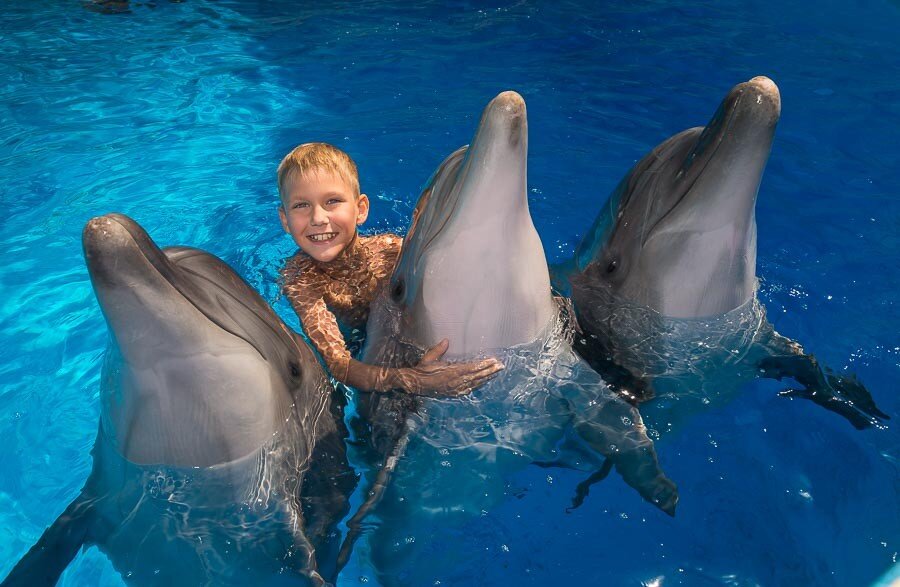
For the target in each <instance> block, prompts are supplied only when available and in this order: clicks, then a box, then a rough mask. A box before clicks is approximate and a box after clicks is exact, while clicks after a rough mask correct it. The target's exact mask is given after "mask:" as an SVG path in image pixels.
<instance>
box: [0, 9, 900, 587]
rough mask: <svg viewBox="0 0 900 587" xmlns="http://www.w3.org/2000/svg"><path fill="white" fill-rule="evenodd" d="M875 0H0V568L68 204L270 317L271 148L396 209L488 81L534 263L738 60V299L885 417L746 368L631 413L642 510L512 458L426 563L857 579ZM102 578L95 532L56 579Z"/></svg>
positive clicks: (51, 332) (891, 476) (72, 348)
mask: <svg viewBox="0 0 900 587" xmlns="http://www.w3.org/2000/svg"><path fill="white" fill-rule="evenodd" d="M898 25H900V5H898V4H897V3H896V2H886V1H880V2H878V1H864V2H861V3H858V4H856V5H855V6H854V7H853V8H852V9H851V7H848V6H847V5H846V4H845V3H837V2H830V1H826V2H811V1H808V0H805V1H803V2H797V3H792V4H790V5H788V6H784V5H781V3H778V4H776V3H774V2H773V3H762V2H758V1H754V0H751V1H742V2H737V1H733V0H727V1H725V2H691V3H683V4H676V3H663V2H648V3H642V4H641V5H639V6H638V5H633V4H632V3H628V2H620V3H603V4H602V5H595V3H589V2H570V1H565V0H563V1H558V2H553V3H543V2H529V1H517V2H513V1H509V0H503V1H500V2H496V3H491V4H481V3H476V2H468V3H461V4H459V5H457V6H455V7H453V8H446V7H445V6H443V4H442V3H438V2H419V3H416V4H415V6H413V5H411V4H407V3H393V4H392V3H386V2H378V1H367V2H361V3H353V4H351V3H321V4H317V5H316V6H315V7H302V6H299V5H298V4H297V3H293V2H286V1H284V2H279V1H272V2H255V1H251V0H223V1H218V2H212V1H195V0H187V1H185V2H179V3H175V2H166V1H162V0H157V1H155V2H149V1H148V2H132V3H130V4H129V3H127V2H117V3H107V4H104V5H93V4H90V3H89V2H78V1H74V0H70V1H54V2H42V3H25V2H21V3H7V4H5V5H4V7H3V11H2V14H0V80H2V81H0V161H2V166H0V174H2V176H0V205H2V208H0V263H2V267H3V270H2V273H0V286H2V297H0V444H2V446H3V449H4V450H3V451H2V452H0V576H5V575H6V573H7V572H8V571H9V570H10V569H11V568H12V566H13V565H14V564H15V562H16V561H17V560H18V559H19V558H20V557H21V556H22V555H23V554H24V552H25V551H26V550H27V549H28V548H29V547H30V546H31V545H32V544H33V543H34V542H35V541H36V540H37V538H38V537H39V536H40V534H41V532H42V531H43V530H44V528H45V527H47V526H48V525H49V524H50V523H52V521H53V520H54V519H55V518H56V516H57V515H59V513H60V512H62V510H63V509H64V508H65V506H66V505H67V504H68V503H69V501H71V500H72V498H73V497H75V496H76V495H77V494H78V492H79V490H80V488H81V486H82V484H83V482H84V480H85V479H86V477H87V475H88V472H89V471H90V467H91V457H90V454H89V453H90V449H91V446H92V445H93V442H94V438H95V434H96V430H97V428H96V427H97V421H98V415H99V405H98V379H99V374H100V366H101V358H102V355H103V352H104V348H105V344H106V337H107V334H106V329H105V325H104V321H103V318H102V316H101V314H100V311H99V308H98V306H97V304H96V302H95V300H94V298H93V293H92V290H91V287H90V282H89V280H88V276H87V271H86V269H85V267H84V264H83V261H82V258H81V245H80V235H81V229H82V227H83V226H84V223H85V222H86V221H87V220H88V219H89V218H90V217H92V216H94V215H98V214H102V213H106V212H112V211H117V212H123V213H126V214H128V215H130V216H132V217H133V218H135V219H136V220H138V221H139V222H140V223H141V224H142V225H143V226H144V227H145V228H146V229H147V230H148V231H149V233H150V234H151V235H152V236H153V237H154V239H155V240H156V241H157V242H159V243H161V244H189V245H193V246H198V247H201V248H204V249H207V250H209V251H211V252H213V253H215V254H217V255H219V256H220V257H222V258H223V259H224V260H226V261H227V262H228V263H230V264H231V265H232V266H233V267H235V268H236V269H237V271H238V272H239V273H240V274H241V275H243V276H244V277H245V278H246V279H247V280H248V281H249V282H250V283H251V284H252V285H253V286H254V287H256V288H257V289H259V290H260V291H261V292H262V293H263V296H264V297H265V298H267V299H268V300H270V301H271V302H272V303H273V304H274V305H275V307H276V309H277V310H278V312H279V313H280V314H281V315H282V317H283V318H284V319H285V320H286V321H287V322H288V323H289V324H291V325H293V326H294V327H297V320H296V317H295V316H294V315H293V313H292V311H291V310H290V307H289V306H288V305H287V303H286V302H285V300H284V299H281V298H280V297H279V294H278V289H277V286H276V284H275V277H276V274H277V270H278V268H279V266H280V264H281V262H282V260H283V259H284V258H285V257H286V256H288V255H290V254H291V253H292V252H293V243H292V242H291V240H290V239H289V238H288V237H287V236H286V235H284V234H283V233H282V231H281V228H280V226H279V225H278V222H277V215H276V205H277V194H276V187H275V181H274V179H275V168H276V166H277V164H278V161H279V160H280V158H281V156H283V155H284V153H286V152H287V151H288V150H289V149H290V148H291V147H293V146H294V145H296V144H299V143H301V142H306V141H312V140H318V141H327V142H331V143H334V144H336V145H338V146H340V147H341V148H343V149H345V150H346V151H347V152H349V153H350V155H351V156H352V157H354V158H355V160H356V161H357V163H358V165H359V170H360V179H361V184H362V188H363V191H365V192H367V193H368V194H369V196H370V197H371V198H372V201H373V206H372V213H371V215H370V220H369V222H368V223H367V225H366V229H367V230H370V231H384V230H394V231H403V230H405V228H406V226H407V224H408V221H409V217H410V214H411V211H412V207H413V206H414V204H415V201H416V199H417V197H418V190H419V189H420V188H421V186H422V185H423V184H424V182H425V181H426V180H427V178H428V177H429V175H430V174H431V173H432V171H433V170H434V168H435V167H436V166H437V165H438V164H439V163H440V161H441V160H443V158H444V157H445V156H446V155H447V154H449V153H450V152H451V151H453V150H454V149H456V148H457V147H458V146H460V145H462V144H464V143H466V142H468V141H469V140H470V138H471V135H472V133H473V131H474V128H475V125H476V124H477V121H478V118H479V116H480V113H481V110H482V108H483V107H484V106H485V104H487V102H488V101H489V100H490V99H491V98H492V97H493V96H494V95H496V94H497V93H498V92H500V91H502V90H505V89H515V90H517V91H518V92H519V93H521V94H522V95H523V96H524V98H525V100H526V102H527V104H528V114H529V128H530V137H529V142H530V156H529V192H530V193H529V197H530V205H531V212H532V215H533V217H534V220H535V224H536V226H537V228H538V231H539V232H540V234H541V237H542V239H543V242H544V247H545V249H546V251H547V255H548V257H549V258H550V260H551V261H559V260H562V259H564V258H565V257H566V256H568V255H570V254H571V252H572V250H573V247H574V246H575V245H576V244H577V243H578V242H579V240H580V238H581V236H582V235H583V234H584V232H585V231H586V230H587V229H588V228H589V227H590V225H591V222H592V221H593V218H594V217H595V215H596V212H597V211H598V209H599V207H600V206H601V205H602V203H603V202H604V201H605V199H606V197H607V195H608V194H609V193H610V191H611V190H612V189H613V188H614V187H615V185H616V184H617V182H618V181H619V179H620V178H621V177H622V176H623V175H624V174H625V173H626V172H627V170H628V169H629V168H630V166H631V165H632V164H633V163H634V162H635V161H636V160H637V159H639V158H640V157H642V156H643V155H644V154H645V153H646V152H647V151H649V150H650V149H651V148H652V147H653V146H655V145H656V144H657V143H659V142H660V141H662V140H663V139H665V138H666V137H668V136H670V135H672V134H674V133H676V132H678V131H680V130H682V129H684V128H687V127H690V126H697V125H702V124H705V123H706V122H707V121H708V120H709V118H710V117H711V116H712V114H713V112H714V111H715V108H716V107H717V105H718V103H719V101H720V100H721V99H722V97H723V96H724V95H725V93H726V92H727V91H728V90H729V89H730V88H731V86H733V85H734V84H736V83H738V82H741V81H745V80H747V79H749V78H751V77H753V76H755V75H767V76H769V77H771V78H772V79H773V80H775V82H776V83H777V84H778V85H779V87H780V89H781V93H782V103H783V110H782V118H781V122H780V123H779V127H778V130H777V132H776V138H775V144H774V148H773V151H772V155H771V159H770V161H769V164H768V168H767V170H766V173H765V175H764V177H763V182H762V186H761V189H760V195H759V200H758V206H757V223H758V230H759V233H758V242H759V251H758V259H759V261H758V274H759V276H760V279H761V286H760V299H761V301H762V303H763V304H764V305H765V306H766V308H767V310H768V316H769V319H770V320H771V322H772V323H773V324H774V326H775V328H776V329H777V330H778V331H779V332H780V333H782V334H784V335H785V336H788V337H790V338H793V339H794V340H797V341H799V342H801V343H802V344H803V345H804V347H805V349H806V350H807V351H808V352H812V353H814V354H815V355H816V356H817V357H818V358H819V359H820V361H821V362H822V363H823V364H826V365H829V366H831V367H832V368H833V369H835V370H837V371H841V372H844V371H846V372H852V373H856V374H857V375H858V376H859V378H860V379H861V380H862V381H863V382H864V383H865V385H866V386H867V388H868V389H869V391H870V392H871V393H872V395H873V396H874V398H875V400H876V401H877V403H878V405H879V407H880V408H881V409H882V410H883V411H884V412H886V413H888V414H889V415H891V417H892V418H893V420H891V421H890V422H889V423H888V424H889V425H888V427H887V428H886V429H882V430H878V429H869V430H865V431H857V430H855V429H853V428H852V427H851V426H850V425H849V424H847V423H846V422H845V421H844V420H842V419H841V418H840V417H838V416H836V415H834V414H833V413H831V412H827V411H825V410H822V409H820V408H818V407H816V406H814V405H812V404H811V403H810V402H804V401H800V400H797V401H792V400H789V399H786V398H782V397H778V396H777V391H778V390H780V389H781V386H780V385H779V384H778V383H777V382H773V381H757V382H754V383H751V384H748V385H747V386H746V388H745V389H744V391H743V393H741V394H740V395H738V397H737V399H735V400H734V401H732V402H731V403H729V404H727V405H724V406H716V407H715V409H711V410H708V411H704V412H698V413H697V415H696V416H695V417H693V418H692V419H691V420H690V421H689V422H687V423H686V425H685V426H683V427H680V428H679V429H678V430H677V432H672V433H671V434H667V435H664V436H663V437H662V438H661V439H659V441H658V443H657V450H658V452H659V455H660V459H661V462H662V465H663V467H664V469H665V470H666V473H667V474H668V475H669V476H670V477H671V478H672V479H674V480H675V481H676V482H677V483H678V486H679V491H680V495H681V502H680V504H679V508H678V513H677V515H676V517H675V518H674V519H670V518H668V517H667V516H665V515H663V514H661V513H660V512H658V511H657V510H656V509H655V508H653V507H652V506H650V505H649V504H647V503H646V502H644V501H643V500H642V499H641V498H640V497H639V496H638V495H637V494H636V493H635V492H634V491H632V490H631V489H630V488H629V487H627V486H626V485H625V484H624V483H623V482H622V481H621V479H619V478H616V477H615V476H614V475H613V476H610V478H608V479H607V480H606V481H604V482H603V483H601V484H599V485H596V486H594V487H593V488H592V490H591V494H590V496H589V498H588V499H587V501H586V502H585V503H584V505H583V506H581V507H580V508H579V509H576V510H573V511H572V512H571V513H567V512H566V508H567V507H568V505H569V504H570V501H571V497H572V495H573V494H574V489H575V486H576V485H577V483H578V482H579V481H581V480H582V479H583V473H578V472H574V471H565V470H557V469H552V470H550V469H541V468H538V467H528V468H526V469H524V470H522V471H521V473H520V474H518V475H517V477H516V478H515V479H514V481H513V483H514V485H515V487H514V492H511V495H510V498H509V499H508V500H506V501H504V502H503V503H502V505H500V506H499V507H497V508H496V509H495V510H492V511H490V512H487V513H486V514H485V515H484V516H482V517H481V518H478V519H475V520H473V521H471V522H470V523H468V524H467V525H466V526H465V527H464V528H463V529H461V530H460V531H459V540H458V541H456V543H454V544H450V545H448V548H456V549H458V550H459V552H460V553H461V554H462V555H464V556H465V558H464V559H463V560H466V561H468V563H467V564H466V565H463V567H462V568H460V569H458V572H457V573H455V575H454V578H453V581H450V580H449V579H448V578H444V581H441V577H434V581H435V583H434V584H443V585H447V584H451V583H452V584H510V585H518V584H522V585H541V584H545V583H547V582H550V581H554V582H556V583H557V584H573V585H598V584H608V585H641V584H645V585H836V586H837V585H840V586H844V585H868V584H871V583H872V582H873V581H875V580H876V579H877V578H878V577H879V576H880V575H882V574H883V573H885V572H886V571H887V570H888V569H889V568H890V567H891V566H892V565H894V563H896V562H897V559H898V556H900V555H898V553H900V500H898V493H900V464H898V459H900V433H898V420H900V396H898V394H897V393H896V391H897V381H898V376H900V307H898V297H897V291H898V287H900V279H898V277H900V270H898V269H897V267H898V266H900V197H898V196H900V148H898V147H897V143H896V136H897V131H898V129H900V58H898V48H900V47H898V45H897V37H896V30H897V28H898ZM513 494H514V495H513ZM498 529H500V530H499V531H498ZM411 538H412V539H413V540H414V538H415V537H414V536H413V537H411ZM427 564H428V561H427V560H423V561H422V565H427ZM121 583H122V580H121V578H120V577H119V576H118V573H116V571H115V570H114V569H113V568H112V566H111V565H110V563H109V562H108V561H107V560H106V559H105V557H104V555H103V554H102V553H100V552H99V551H98V550H97V549H96V548H92V549H88V550H86V551H84V552H83V553H81V554H79V555H78V556H77V558H76V559H75V561H73V563H72V564H71V565H70V566H69V568H68V570H67V571H66V573H65V575H64V576H63V579H62V581H61V584H63V585H119V584H121ZM358 583H367V584H370V585H371V584H375V583H376V579H375V573H374V570H373V569H372V568H371V564H370V563H369V562H368V560H367V558H366V556H365V548H360V549H359V550H358V551H357V553H356V555H355V556H354V558H353V560H352V561H351V563H350V565H349V566H348V567H347V569H346V570H345V572H344V573H343V574H342V575H341V578H340V584H341V585H355V584H358Z"/></svg>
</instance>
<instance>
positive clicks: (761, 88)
mask: <svg viewBox="0 0 900 587" xmlns="http://www.w3.org/2000/svg"><path fill="white" fill-rule="evenodd" d="M746 86H747V91H749V92H753V93H755V94H756V96H757V98H758V103H760V104H762V103H763V102H766V103H767V104H769V105H770V106H771V108H772V109H773V111H774V115H775V117H776V119H777V118H778V117H779V116H781V92H779V91H778V86H776V85H775V82H773V81H772V80H771V79H769V78H767V77H766V76H764V75H758V76H756V77H755V78H753V79H751V80H750V81H748V82H746Z"/></svg>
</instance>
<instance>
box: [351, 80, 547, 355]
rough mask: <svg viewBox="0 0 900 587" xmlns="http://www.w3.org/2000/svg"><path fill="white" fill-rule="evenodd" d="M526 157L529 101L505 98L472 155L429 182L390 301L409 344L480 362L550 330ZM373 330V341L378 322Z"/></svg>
mask: <svg viewBox="0 0 900 587" xmlns="http://www.w3.org/2000/svg"><path fill="white" fill-rule="evenodd" d="M527 156H528V118H527V114H526V110H525V101H524V100H523V99H522V97H521V96H520V95H519V94H517V93H515V92H503V93H502V94H500V95H498V96H497V97H495V98H494V99H493V100H491V102H490V103H489V104H488V105H487V107H486V108H485V109H484V113H483V114H482V116H481V122H480V124H479V126H478V130H477V132H476V134H475V138H474V139H473V140H472V143H471V145H469V146H468V147H462V148H460V149H459V150H457V151H456V152H454V153H453V154H451V155H450V156H449V157H448V158H447V159H446V160H445V161H444V162H443V163H441V165H440V166H439V167H438V169H437V171H436V172H435V173H434V175H433V176H432V177H431V179H430V180H429V181H428V183H427V185H426V187H425V189H424V190H423V192H422V195H421V197H420V199H419V202H418V205H417V206H416V209H415V212H414V214H413V221H412V225H411V227H410V230H409V233H408V235H407V237H406V240H405V241H404V244H403V250H402V253H401V256H400V259H399V260H398V263H397V266H396V268H395V271H394V273H393V275H392V277H391V281H390V285H389V290H388V292H387V297H389V300H387V303H388V304H389V305H390V306H391V308H392V309H393V310H394V311H395V313H396V314H397V315H399V316H400V318H399V319H400V321H401V324H400V334H401V337H402V338H403V339H405V340H406V341H407V342H410V343H412V344H414V345H415V346H418V347H420V348H421V347H427V346H431V345H433V344H435V343H437V342H438V341H440V340H441V339H443V338H448V339H449V340H450V349H449V352H448V356H450V355H452V356H456V357H459V356H471V355H474V354H479V353H483V352H487V351H490V350H492V349H501V348H507V347H510V346H513V345H516V344H522V343H525V342H530V341H532V340H535V339H536V338H537V337H538V336H540V334H541V332H542V329H544V328H546V326H547V324H548V323H549V322H550V320H551V318H552V316H553V311H552V298H551V296H550V282H549V276H548V269H547V262H546V259H545V257H544V250H543V247H542V245H541V241H540V238H539V237H538V235H537V231H536V230H535V228H534V224H533V223H532V221H531V215H530V214H529V211H528V198H527V193H526V192H527V190H526V185H527ZM369 329H370V338H371V335H372V320H370V326H369ZM376 329H377V327H376ZM376 338H377V336H376Z"/></svg>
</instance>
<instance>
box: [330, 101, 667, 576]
mask: <svg viewBox="0 0 900 587" xmlns="http://www.w3.org/2000/svg"><path fill="white" fill-rule="evenodd" d="M527 152H528V123H527V116H526V110H525V103H524V101H523V100H522V98H521V96H519V95H518V94H516V93H515V92H504V93H502V94H500V95H498V96H497V97H496V98H494V99H493V100H492V101H491V102H490V104H488V106H487V107H486V108H485V110H484V113H483V115H482V118H481V122H480V124H479V127H478V130H477V133H476V135H475V138H474V140H473V141H472V143H471V145H470V146H468V147H463V148H461V149H459V150H457V151H456V152H454V153H453V154H451V155H450V156H449V157H448V158H447V159H446V160H445V161H444V162H443V163H442V164H441V165H440V166H439V168H438V169H437V171H436V172H435V173H434V175H433V176H432V178H431V179H430V181H429V182H428V184H427V185H426V187H425V189H424V190H423V193H422V196H421V198H420V200H419V202H418V204H417V207H416V210H415V212H414V215H413V221H412V225H411V227H410V230H409V233H408V234H407V237H406V239H405V241H404V245H403V249H402V251H401V256H400V258H399V260H398V262H397V266H396V268H395V270H394V273H393V274H392V276H391V280H390V284H389V286H388V287H387V288H385V290H384V291H383V292H382V294H381V295H380V297H378V298H377V299H376V301H375V302H374V304H373V306H372V309H371V313H370V316H369V320H368V323H367V338H366V343H365V347H364V349H363V360H364V361H365V362H367V363H373V364H383V365H390V366H406V365H410V364H414V363H415V362H416V361H417V359H418V357H419V356H421V353H422V350H423V349H425V348H428V347H431V346H433V345H434V344H436V343H437V342H438V341H440V340H441V339H442V338H445V337H446V338H448V339H449V340H450V346H449V351H448V355H447V356H448V357H453V358H457V359H459V358H472V357H477V356H486V355H490V356H496V357H498V358H499V359H500V360H501V361H502V362H503V363H504V365H505V369H504V370H503V371H501V372H500V373H499V374H498V375H497V376H496V377H495V378H494V379H492V380H491V381H488V382H487V383H486V384H484V385H483V386H481V387H479V388H478V389H476V390H475V391H474V392H473V393H472V394H471V395H470V396H467V397H463V398H455V399H424V398H420V397H416V396H411V395H406V394H359V396H358V412H359V414H360V415H361V417H362V419H363V420H364V421H365V423H366V424H367V426H368V435H369V440H370V443H369V445H370V447H371V448H372V449H373V452H374V454H375V457H374V460H375V462H380V463H385V468H384V469H382V471H381V473H380V474H379V476H378V478H377V479H376V480H375V481H374V483H373V487H374V489H373V492H380V491H384V498H383V500H382V501H381V503H380V504H378V507H377V509H376V510H375V511H376V513H377V515H378V518H379V519H380V520H382V523H381V524H380V525H379V526H377V528H376V529H375V531H374V533H373V534H371V536H370V537H369V539H368V544H369V548H370V552H371V555H372V558H373V561H374V566H375V568H376V569H377V570H378V572H379V579H380V580H381V581H383V582H385V583H386V584H391V583H393V582H397V581H399V582H400V584H426V582H427V584H432V582H433V581H434V580H435V579H436V578H440V580H441V581H449V582H453V580H454V577H456V578H460V577H461V576H465V572H464V569H465V568H466V565H468V564H477V563H476V562H475V561H474V560H473V559H471V558H468V557H467V555H464V554H462V552H461V550H459V549H457V548H456V547H454V552H453V553H447V552H446V551H444V549H443V544H442V541H443V540H445V539H447V535H446V532H451V533H452V532H453V530H452V528H454V527H457V526H458V525H459V524H465V523H466V522H465V520H466V519H471V518H472V517H475V516H478V515H479V514H480V513H481V512H482V511H489V510H490V508H491V507H492V506H493V505H496V504H497V503H499V502H500V501H502V500H503V499H504V497H506V498H508V492H509V487H508V483H507V478H508V475H509V474H514V473H515V472H516V471H521V469H522V468H523V467H525V466H527V465H528V464H531V463H535V462H537V463H545V464H546V463H547V462H553V463H555V464H558V465H559V466H565V467H574V468H579V469H583V470H590V471H593V470H596V469H597V468H598V467H601V466H604V465H606V467H607V469H606V470H607V471H608V470H609V468H608V467H609V465H614V466H615V468H616V470H617V471H618V473H619V474H620V475H621V476H622V477H623V479H624V480H625V481H626V482H627V483H628V484H629V485H631V486H632V487H634V488H635V489H636V490H637V491H638V492H639V493H640V495H641V496H643V497H644V499H646V500H648V501H650V502H651V503H654V504H655V505H656V506H657V507H659V508H660V509H662V510H663V511H665V512H667V513H669V514H673V513H674V509H675V505H676V502H677V491H676V488H675V485H674V484H673V483H672V482H671V481H670V480H669V479H668V478H667V477H666V476H665V475H664V473H663V472H662V470H661V469H660V467H659V464H658V461H657V457H656V454H655V451H654V448H653V445H652V442H651V440H650V439H649V438H648V437H647V434H646V430H645V428H644V426H643V424H642V422H641V417H640V415H639V414H638V412H637V410H636V409H634V407H633V406H631V405H630V404H628V403H627V402H626V401H624V400H623V399H621V398H620V397H619V396H618V395H617V394H615V393H614V392H612V391H611V390H610V389H609V388H608V387H607V386H606V384H605V383H604V382H603V380H602V379H601V378H600V376H599V375H598V374H597V373H596V372H595V371H594V370H593V369H591V368H590V366H589V365H587V364H586V363H585V362H584V361H582V360H581V359H579V358H578V356H577V355H576V354H575V352H574V351H573V350H572V348H571V345H570V342H569V339H567V336H566V334H567V325H566V324H565V322H566V321H565V320H563V319H561V310H560V306H559V305H558V304H557V302H556V301H555V300H554V298H553V295H552V292H551V289H550V276H549V270H548V267H547V261H546V257H545V254H544V250H543V246H542V244H541V241H540V238H539V237H538V234H537V231H536V230H535V228H534V225H533V223H532V220H531V216H530V214H529V211H528V200H527V190H526V183H527V179H526V172H527ZM407 442H408V444H407ZM386 471H388V472H390V471H392V472H393V473H392V478H390V479H388V476H387V475H385V474H384V473H385V472H386ZM388 480H390V483H389V484H388ZM385 485H387V487H386V488H385ZM363 509H365V508H363ZM388 520H391V522H390V523H388ZM357 521H358V520H357ZM348 526H351V527H352V525H351V524H349V523H348ZM409 536H414V541H412V542H410V540H409V539H408V537H409ZM442 536H443V538H442ZM456 544H457V546H461V545H459V544H458V541H457V542H456ZM436 548H437V549H440V550H441V551H442V553H441V556H435V552H434V550H435V549H436ZM422 553H425V554H422ZM422 556H425V557H426V558H425V559H422V558H421V557H422ZM448 557H449V558H448ZM417 558H418V559H419V564H418V565H417V564H416V563H415V561H416V559H417ZM478 558H480V559H482V560H483V559H484V557H483V552H482V553H481V555H480V556H479V557H478ZM422 560H428V561H429V562H428V564H426V565H422V564H421V561H422ZM459 573H463V575H459Z"/></svg>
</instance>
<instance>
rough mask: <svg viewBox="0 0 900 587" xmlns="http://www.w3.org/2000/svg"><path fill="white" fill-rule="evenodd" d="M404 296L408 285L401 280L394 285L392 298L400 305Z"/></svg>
mask: <svg viewBox="0 0 900 587" xmlns="http://www.w3.org/2000/svg"><path fill="white" fill-rule="evenodd" d="M404 294H406V284H405V283H404V282H403V280H402V279H399V280H397V283H396V284H395V285H394V289H392V290H391V298H392V299H393V300H394V301H395V302H397V303H400V300H402V299H403V296H404Z"/></svg>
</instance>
